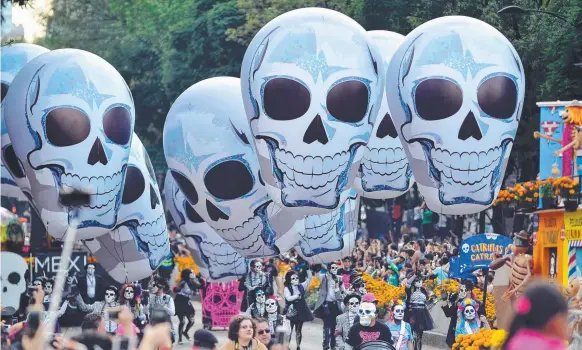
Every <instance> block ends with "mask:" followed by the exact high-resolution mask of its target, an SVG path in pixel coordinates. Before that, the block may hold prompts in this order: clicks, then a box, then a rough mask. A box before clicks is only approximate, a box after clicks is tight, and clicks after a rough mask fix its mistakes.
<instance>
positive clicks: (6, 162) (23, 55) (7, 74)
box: [0, 44, 49, 204]
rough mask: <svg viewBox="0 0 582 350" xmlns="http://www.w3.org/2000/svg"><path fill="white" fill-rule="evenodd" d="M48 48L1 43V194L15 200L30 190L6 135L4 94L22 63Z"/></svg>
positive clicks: (6, 92)
mask: <svg viewBox="0 0 582 350" xmlns="http://www.w3.org/2000/svg"><path fill="white" fill-rule="evenodd" d="M46 52H49V50H48V49H45V48H44V47H42V46H38V45H33V44H14V45H8V46H4V47H2V52H1V53H0V55H1V57H2V65H1V66H0V69H1V70H2V74H1V77H0V79H1V80H2V162H1V163H0V164H1V166H2V196H3V197H9V198H16V199H18V200H23V201H25V200H29V199H31V198H32V195H31V193H30V182H29V181H28V178H27V177H26V170H25V168H24V165H23V164H22V163H21V162H20V160H19V159H18V158H17V157H16V154H15V153H14V147H13V146H12V142H11V141H10V135H8V129H7V128H6V123H5V121H4V107H3V106H4V103H3V102H4V98H5V97H6V95H7V94H8V90H9V89H10V84H11V83H12V80H13V79H14V77H15V76H16V73H18V72H19V71H20V70H21V69H22V67H24V66H25V65H26V64H27V63H28V62H30V61H31V60H33V59H34V58H36V57H37V56H40V55H42V54H43V53H46ZM31 204H33V203H32V201H31Z"/></svg>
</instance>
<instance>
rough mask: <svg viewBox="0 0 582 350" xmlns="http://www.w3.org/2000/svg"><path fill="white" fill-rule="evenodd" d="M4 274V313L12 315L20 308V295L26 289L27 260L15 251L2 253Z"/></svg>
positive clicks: (2, 276) (0, 257) (0, 259)
mask: <svg viewBox="0 0 582 350" xmlns="http://www.w3.org/2000/svg"><path fill="white" fill-rule="evenodd" d="M0 263H1V269H2V274H1V275H0V282H1V283H0V285H1V286H2V315H5V314H7V315H11V314H13V313H15V312H16V311H17V310H18V309H20V295H21V294H22V293H24V292H25V291H26V270H27V269H28V267H27V265H26V261H24V259H23V258H22V257H21V256H20V255H18V254H15V253H11V252H2V253H0Z"/></svg>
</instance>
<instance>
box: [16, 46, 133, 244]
mask: <svg viewBox="0 0 582 350" xmlns="http://www.w3.org/2000/svg"><path fill="white" fill-rule="evenodd" d="M5 103H6V105H5V108H6V114H5V115H6V126H7V127H8V132H9V133H10V134H14V135H19V138H18V139H15V138H13V140H12V144H13V146H14V151H15V152H16V155H17V156H18V158H19V159H21V160H25V161H26V162H27V163H29V164H28V165H30V166H31V167H32V168H33V169H34V171H32V172H31V173H30V174H28V173H27V176H28V178H29V180H30V183H31V186H32V195H33V197H34V201H35V204H36V206H37V208H38V209H39V211H40V213H41V218H42V220H43V223H44V224H45V226H46V229H47V231H48V232H50V233H51V235H53V236H55V237H56V238H57V239H62V238H63V236H64V234H65V233H66V230H67V228H68V226H69V224H70V221H71V220H72V216H73V214H74V212H75V211H73V210H70V208H69V207H63V206H62V205H61V204H60V202H59V190H60V188H61V187H62V188H63V189H66V190H71V189H77V190H83V191H87V192H88V193H90V194H91V196H90V197H91V202H90V204H88V205H83V206H81V207H79V208H78V209H77V210H76V212H77V219H78V222H79V225H78V231H77V235H78V237H77V238H78V239H90V238H94V237H97V236H100V235H103V234H105V233H107V232H109V231H111V229H112V228H113V227H114V225H115V223H116V219H117V213H118V210H119V206H120V205H121V197H122V189H123V179H124V175H125V169H126V164H127V159H128V157H129V146H130V141H131V136H132V130H133V125H134V120H135V117H134V106H133V99H132V97H131V93H130V91H129V88H128V86H127V84H126V83H125V81H124V80H123V78H122V77H121V75H120V74H119V73H118V72H117V71H116V70H115V68H113V66H111V65H110V64H109V63H107V62H106V61H105V60H103V59H102V58H100V57H98V56H96V55H93V54H91V53H89V52H85V51H81V50H74V49H64V50H55V51H51V52H48V53H46V54H44V55H42V56H39V57H38V58H37V59H35V60H33V61H31V62H30V64H27V65H26V67H25V68H23V69H22V70H21V72H20V74H18V75H17V76H16V78H15V79H14V81H13V83H12V89H11V90H10V91H9V93H8V96H7V97H6V100H5ZM71 155H75V156H74V157H73V156H71Z"/></svg>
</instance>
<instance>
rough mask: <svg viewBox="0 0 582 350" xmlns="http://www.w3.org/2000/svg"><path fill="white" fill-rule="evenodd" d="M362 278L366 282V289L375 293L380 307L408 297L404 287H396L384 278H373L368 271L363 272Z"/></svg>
mask: <svg viewBox="0 0 582 350" xmlns="http://www.w3.org/2000/svg"><path fill="white" fill-rule="evenodd" d="M362 278H363V279H364V281H365V282H366V290H367V291H368V293H372V294H374V296H375V297H376V299H378V306H380V307H384V306H386V304H387V303H389V302H390V301H391V300H394V299H406V292H405V290H404V287H394V286H393V285H391V284H388V283H386V282H384V281H383V280H377V279H374V278H372V276H370V275H369V274H367V273H365V274H363V275H362Z"/></svg>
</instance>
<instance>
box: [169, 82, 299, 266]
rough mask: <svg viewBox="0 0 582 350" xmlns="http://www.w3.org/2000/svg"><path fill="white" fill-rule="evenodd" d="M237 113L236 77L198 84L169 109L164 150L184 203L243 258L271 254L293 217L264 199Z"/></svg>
mask: <svg viewBox="0 0 582 350" xmlns="http://www.w3.org/2000/svg"><path fill="white" fill-rule="evenodd" d="M242 113H243V106H242V99H241V97H240V82H239V80H238V79H236V78H227V77H219V78H211V79H207V80H204V81H201V82H199V83H197V84H195V85H194V86H192V87H190V88H189V89H188V90H186V91H185V92H184V93H183V94H182V95H181V96H180V97H179V98H178V99H177V100H176V102H175V103H174V105H173V106H172V108H171V109H170V112H169V113H168V117H167V119H166V125H165V126H164V152H165V155H166V160H167V162H168V166H169V168H170V171H171V174H172V176H173V177H174V180H175V181H176V183H177V185H178V187H179V188H180V190H181V191H182V193H183V194H184V196H185V197H186V200H187V201H188V202H189V203H190V204H191V205H192V207H193V209H194V211H195V212H196V213H198V214H199V215H200V217H201V218H202V219H204V221H205V222H206V223H208V224H209V225H210V227H211V228H213V229H214V230H215V231H216V233H218V235H219V236H220V237H222V238H223V239H224V240H225V241H226V242H228V243H229V244H230V245H232V247H233V248H234V249H235V250H236V251H237V252H238V253H239V254H241V255H242V256H244V257H247V258H252V257H263V256H270V255H276V254H278V253H279V248H278V247H277V246H276V245H275V244H276V243H277V244H279V240H281V241H283V240H286V239H287V238H288V237H289V236H286V235H285V234H286V233H288V232H290V233H291V235H295V233H296V232H297V229H296V228H294V226H295V225H296V219H295V218H293V217H291V216H289V215H285V214H284V213H282V212H281V211H275V208H274V206H273V203H272V201H271V200H270V198H269V197H268V196H267V193H266V191H265V188H264V185H263V181H262V178H261V175H260V174H259V166H258V164H257V158H256V155H255V152H254V148H253V146H252V145H251V144H250V142H249V140H251V135H250V130H249V129H248V124H247V122H246V118H245V116H244V115H243V114H242ZM297 240H298V237H297V238H296V239H292V240H291V241H292V245H293V244H295V243H296V242H297ZM292 245H289V246H292Z"/></svg>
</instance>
